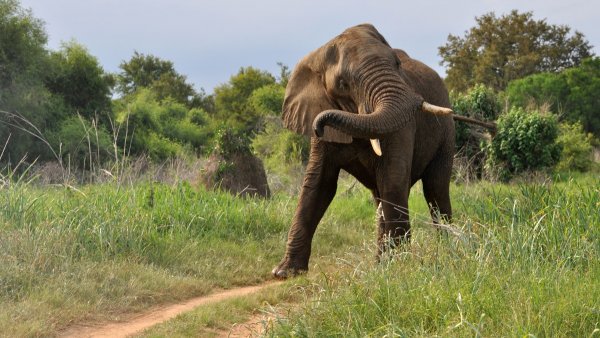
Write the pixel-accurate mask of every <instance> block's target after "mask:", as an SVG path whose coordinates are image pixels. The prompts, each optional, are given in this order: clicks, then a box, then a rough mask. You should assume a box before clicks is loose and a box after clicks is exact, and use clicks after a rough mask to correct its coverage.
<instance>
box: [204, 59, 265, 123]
mask: <svg viewBox="0 0 600 338" xmlns="http://www.w3.org/2000/svg"><path fill="white" fill-rule="evenodd" d="M275 84H276V81H275V78H274V77H273V75H271V74H270V73H268V72H266V71H262V70H259V69H256V68H253V67H246V68H241V69H240V70H239V72H238V73H237V74H236V75H234V76H232V77H231V78H230V79H229V82H228V83H225V84H222V85H220V86H218V87H216V88H215V108H216V117H218V118H219V119H221V120H223V121H224V122H226V123H228V124H230V125H232V126H234V127H235V128H237V129H253V128H255V125H256V122H257V119H258V117H259V116H260V115H261V113H260V112H257V111H256V108H257V107H258V108H259V109H262V108H263V106H265V105H266V106H267V107H269V106H272V105H271V104H267V103H265V104H262V103H259V102H258V101H259V100H260V98H256V97H255V99H254V100H250V98H251V96H252V93H254V91H255V90H257V89H259V88H262V87H264V86H269V85H275ZM264 91H268V89H265V90H264ZM256 95H261V96H262V98H265V99H266V98H269V100H272V99H271V98H272V97H273V95H272V93H267V92H263V93H257V94H256ZM267 109H269V108H267Z"/></svg>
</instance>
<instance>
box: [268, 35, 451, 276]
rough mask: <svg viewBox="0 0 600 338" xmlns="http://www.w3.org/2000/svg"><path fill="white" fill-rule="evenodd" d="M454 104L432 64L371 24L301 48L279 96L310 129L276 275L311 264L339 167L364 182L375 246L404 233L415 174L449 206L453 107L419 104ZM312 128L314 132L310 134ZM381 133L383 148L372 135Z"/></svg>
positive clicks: (435, 210) (435, 199)
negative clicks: (373, 213)
mask: <svg viewBox="0 0 600 338" xmlns="http://www.w3.org/2000/svg"><path fill="white" fill-rule="evenodd" d="M424 100H425V101H427V102H429V103H432V104H434V105H438V106H442V107H450V102H449V99H448V92H447V90H446V88H445V86H444V84H443V82H442V80H441V79H440V77H439V76H438V75H437V73H435V71H433V70H432V69H431V68H429V67H427V66H425V65H424V64H422V63H421V62H419V61H417V60H414V59H411V58H410V57H409V56H408V55H407V54H406V53H405V52H404V51H401V50H394V49H392V48H391V47H390V46H389V45H388V43H387V42H386V41H385V39H384V38H383V37H382V36H381V35H380V34H379V32H377V30H376V29H375V28H374V27H373V26H371V25H368V24H367V25H360V26H356V27H352V28H349V29H347V30H346V31H344V32H343V33H342V34H341V35H339V36H337V37H336V38H334V39H333V40H331V41H329V42H328V43H327V44H325V45H324V46H322V47H321V48H319V49H317V50H315V51H313V52H312V53H310V54H309V55H307V56H306V57H305V58H303V59H302V60H301V61H300V62H299V64H298V65H297V66H296V68H295V69H294V72H293V73H292V76H291V78H290V81H289V83H288V86H287V89H286V95H285V100H284V105H283V121H284V125H285V126H286V127H287V128H289V129H291V130H293V131H296V132H298V133H301V134H305V135H310V136H312V138H311V150H310V158H309V162H308V165H307V167H306V174H305V177H304V183H303V185H302V191H301V193H300V199H299V202H298V206H297V208H296V212H295V215H294V219H293V221H292V225H291V228H290V231H289V234H288V241H287V249H286V253H285V256H284V258H283V260H282V261H281V263H279V265H278V266H277V267H275V268H274V269H273V275H274V276H275V277H277V278H286V277H289V276H293V275H296V274H298V273H301V272H304V271H307V270H308V261H309V257H310V252H311V242H312V237H313V234H314V233H315V230H316V228H317V224H318V223H319V221H320V220H321V218H322V217H323V214H324V213H325V210H326V209H327V207H328V206H329V204H330V202H331V200H332V199H333V197H334V196H335V193H336V187H337V179H338V175H339V173H340V170H345V171H347V172H348V173H350V174H351V175H353V176H354V177H356V179H358V181H360V182H361V183H362V184H363V185H365V186H366V187H367V188H369V189H370V190H371V191H372V193H373V197H374V199H375V205H379V203H380V202H381V203H382V211H383V217H379V222H378V223H379V230H378V245H379V254H381V252H383V251H384V250H385V248H386V247H388V246H389V245H390V239H391V244H392V245H393V244H398V243H400V242H401V241H403V240H408V239H409V238H410V223H409V217H408V195H409V192H410V188H411V186H412V185H413V184H414V183H415V182H416V181H418V180H419V179H421V180H422V182H423V190H424V193H425V198H426V200H427V203H428V204H429V205H430V207H431V214H432V217H433V218H434V221H437V219H436V217H435V215H440V214H441V215H443V217H446V218H448V219H450V218H451V216H452V209H451V206H450V198H449V191H448V187H449V183H450V173H451V169H452V159H453V154H454V122H453V120H452V117H451V116H450V115H445V116H436V115H433V114H431V113H427V112H423V111H422V110H421V104H422V103H423V101H424ZM315 135H317V136H318V137H317V136H315ZM373 138H378V139H379V140H380V142H381V148H382V151H383V155H382V156H378V155H376V154H375V153H374V151H373V149H372V148H371V145H370V143H369V139H373Z"/></svg>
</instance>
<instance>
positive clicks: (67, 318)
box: [0, 182, 372, 336]
mask: <svg viewBox="0 0 600 338" xmlns="http://www.w3.org/2000/svg"><path fill="white" fill-rule="evenodd" d="M343 205H346V206H348V205H351V206H352V211H351V212H349V213H345V214H344V213H341V212H338V211H335V212H332V213H330V215H329V216H328V217H329V218H328V219H329V220H328V221H327V223H328V224H331V226H328V227H323V228H322V229H320V230H319V232H320V236H319V238H320V239H319V241H318V242H317V243H318V244H317V245H318V247H319V248H320V249H319V250H315V255H314V257H315V259H314V262H315V263H316V264H319V262H320V261H321V259H320V257H323V256H327V255H331V254H332V253H333V252H336V251H338V250H346V248H347V246H350V245H353V244H354V245H356V244H359V243H361V241H362V240H363V232H362V231H363V230H364V229H366V224H367V223H370V220H371V218H370V215H371V214H372V209H371V204H370V201H369V198H368V196H367V195H365V194H364V193H362V191H360V192H357V193H352V194H347V196H346V197H344V198H341V199H339V201H338V202H337V203H336V204H334V206H332V208H333V209H334V210H339V209H340V208H343ZM295 206H296V200H295V197H290V196H284V195H279V196H275V197H274V198H273V199H271V200H261V199H243V198H236V197H234V196H231V195H229V194H226V193H220V192H209V191H205V190H203V189H196V188H194V187H191V186H190V185H188V184H186V183H181V184H178V185H175V186H168V185H164V184H156V183H139V184H137V185H134V186H131V187H128V188H123V187H119V186H117V185H116V184H104V185H100V184H98V185H86V186H82V187H77V188H73V187H64V186H36V185H35V184H33V183H26V182H20V183H18V184H12V185H7V186H4V187H3V188H2V189H0V335H2V334H6V335H8V336H48V335H54V334H57V332H59V331H60V330H61V329H63V328H65V327H67V326H69V325H70V324H71V323H76V322H81V321H98V320H114V319H119V318H123V316H125V315H126V314H128V313H131V312H135V311H140V310H143V309H145V308H148V307H151V306H153V305H156V304H161V303H170V302H175V301H178V300H183V299H188V298H191V297H194V296H199V295H203V294H207V293H210V292H211V291H212V290H214V289H215V288H230V287H235V286H241V285H250V284H256V283H259V282H261V281H264V280H267V279H270V278H271V275H270V271H271V269H272V268H273V267H274V266H275V265H276V264H277V263H278V262H279V259H281V257H282V256H283V252H284V249H285V241H286V237H287V231H288V227H289V223H290V221H291V215H292V214H293V211H294V208H295ZM362 215H369V216H367V217H363V218H365V219H367V220H368V221H367V222H364V224H365V227H355V230H354V231H347V230H346V226H345V223H347V222H348V223H354V222H355V221H356V219H360V217H362ZM342 223H344V224H342Z"/></svg>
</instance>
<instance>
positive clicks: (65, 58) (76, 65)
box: [44, 41, 113, 118]
mask: <svg viewBox="0 0 600 338" xmlns="http://www.w3.org/2000/svg"><path fill="white" fill-rule="evenodd" d="M50 65H51V66H50V71H49V73H48V74H47V75H46V77H45V80H44V83H45V86H46V88H48V90H49V91H50V92H51V93H52V94H54V95H57V96H60V97H61V98H62V99H63V100H64V102H65V103H66V104H67V105H68V107H69V108H70V109H71V110H72V112H73V113H79V114H81V115H82V116H84V117H86V118H92V117H94V115H95V114H98V113H106V112H108V111H110V105H111V87H112V84H113V82H112V78H111V77H110V76H109V75H107V74H106V73H105V72H104V69H102V66H100V63H99V62H98V59H96V57H94V56H92V55H91V54H90V53H89V52H88V50H87V49H86V48H85V47H84V46H82V45H81V44H78V43H76V42H74V41H71V42H68V43H63V45H62V46H61V49H60V50H59V51H56V52H51V53H50Z"/></svg>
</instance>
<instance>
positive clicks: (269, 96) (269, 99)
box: [248, 83, 285, 116]
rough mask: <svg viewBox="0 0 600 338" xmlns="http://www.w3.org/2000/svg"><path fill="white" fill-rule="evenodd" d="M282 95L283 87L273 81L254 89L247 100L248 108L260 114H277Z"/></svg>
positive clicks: (283, 92) (281, 103)
mask: <svg viewBox="0 0 600 338" xmlns="http://www.w3.org/2000/svg"><path fill="white" fill-rule="evenodd" d="M284 96H285V87H283V86H281V85H280V84H278V83H275V84H270V85H266V86H262V87H260V88H258V89H255V90H254V91H253V92H252V94H251V95H250V97H249V98H248V102H249V104H250V108H251V109H252V110H253V111H254V112H256V113H257V114H258V115H260V116H279V115H280V114H281V107H282V106H283V98H284Z"/></svg>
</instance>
